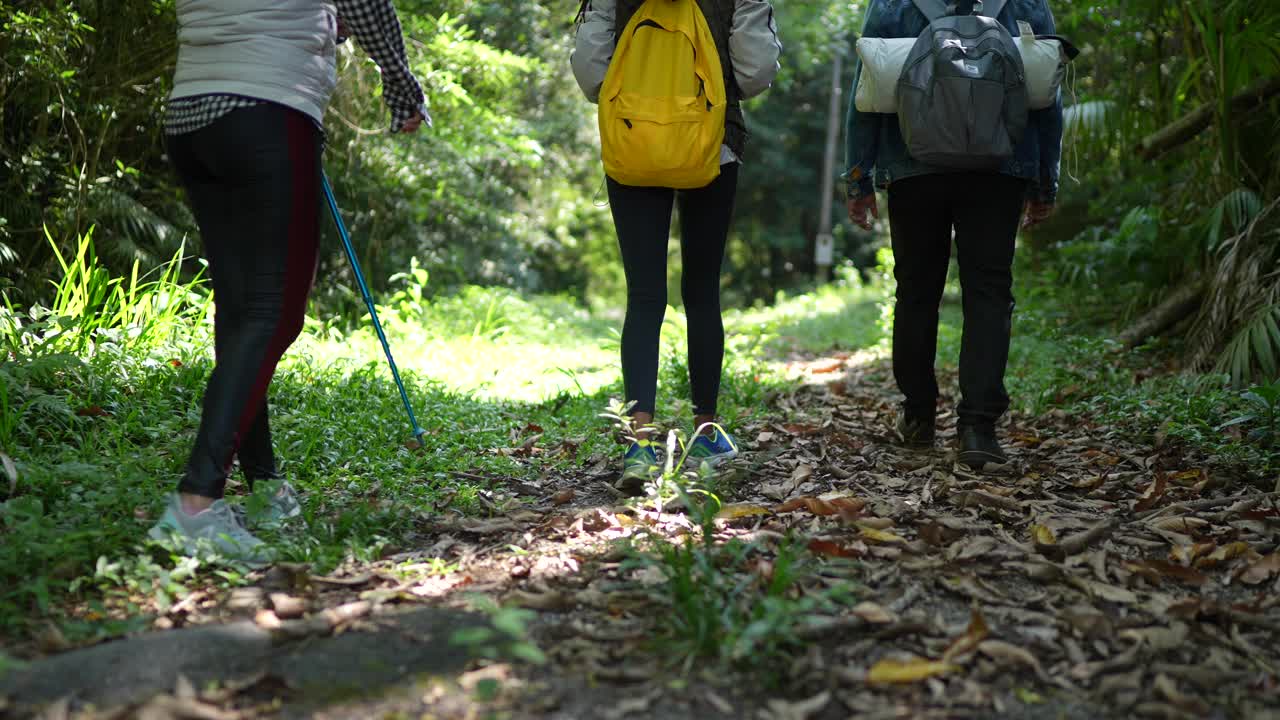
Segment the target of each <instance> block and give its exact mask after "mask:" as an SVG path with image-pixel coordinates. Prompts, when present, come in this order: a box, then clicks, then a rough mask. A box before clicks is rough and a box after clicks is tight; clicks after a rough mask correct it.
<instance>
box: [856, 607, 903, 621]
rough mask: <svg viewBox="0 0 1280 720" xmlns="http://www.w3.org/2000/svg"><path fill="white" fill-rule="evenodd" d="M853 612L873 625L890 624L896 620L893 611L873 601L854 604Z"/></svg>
mask: <svg viewBox="0 0 1280 720" xmlns="http://www.w3.org/2000/svg"><path fill="white" fill-rule="evenodd" d="M853 614H854V615H856V616H858V617H860V618H862V619H863V620H865V621H867V622H869V623H871V624H872V625H888V624H890V623H893V622H896V621H897V618H896V617H895V616H894V615H893V613H891V612H889V611H888V610H885V609H884V608H883V607H881V606H879V605H877V604H875V603H873V602H861V603H858V604H857V605H855V606H853Z"/></svg>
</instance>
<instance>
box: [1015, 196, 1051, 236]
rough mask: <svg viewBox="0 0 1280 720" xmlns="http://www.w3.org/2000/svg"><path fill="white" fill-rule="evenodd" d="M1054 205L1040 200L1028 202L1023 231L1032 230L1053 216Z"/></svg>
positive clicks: (1023, 220) (1024, 213)
mask: <svg viewBox="0 0 1280 720" xmlns="http://www.w3.org/2000/svg"><path fill="white" fill-rule="evenodd" d="M1053 207H1054V206H1053V203H1051V202H1040V201H1039V200H1029V201H1027V206H1026V209H1025V211H1024V212H1023V214H1022V229H1023V230H1030V229H1032V228H1034V227H1035V226H1037V225H1039V224H1040V223H1042V222H1044V221H1045V220H1048V219H1049V216H1050V215H1052V214H1053Z"/></svg>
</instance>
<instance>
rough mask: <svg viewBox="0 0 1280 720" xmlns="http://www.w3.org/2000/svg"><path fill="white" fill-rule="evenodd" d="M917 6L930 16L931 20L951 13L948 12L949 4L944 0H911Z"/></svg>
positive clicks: (926, 15) (925, 14)
mask: <svg viewBox="0 0 1280 720" xmlns="http://www.w3.org/2000/svg"><path fill="white" fill-rule="evenodd" d="M911 1H912V2H913V3H915V6H916V7H917V8H919V9H920V12H922V13H924V16H925V17H927V18H929V22H933V21H934V20H937V19H938V18H941V17H946V16H947V15H950V13H948V12H947V5H946V3H944V2H943V1H942V0H911Z"/></svg>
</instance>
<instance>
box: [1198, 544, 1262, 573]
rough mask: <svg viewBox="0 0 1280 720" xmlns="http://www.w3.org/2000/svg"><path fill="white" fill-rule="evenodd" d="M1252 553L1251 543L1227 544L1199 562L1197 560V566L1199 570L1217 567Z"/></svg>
mask: <svg viewBox="0 0 1280 720" xmlns="http://www.w3.org/2000/svg"><path fill="white" fill-rule="evenodd" d="M1252 552H1253V548H1251V547H1249V543H1247V542H1233V543H1227V544H1226V545H1222V546H1220V547H1219V548H1218V549H1217V550H1214V551H1213V552H1211V553H1209V554H1208V555H1206V556H1204V557H1202V558H1200V559H1199V560H1196V562H1195V566H1196V567H1198V568H1211V567H1216V566H1218V565H1221V564H1223V563H1226V562H1230V561H1232V560H1235V559H1236V558H1238V557H1240V556H1242V555H1246V554H1248V553H1252Z"/></svg>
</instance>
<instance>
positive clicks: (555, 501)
mask: <svg viewBox="0 0 1280 720" xmlns="http://www.w3.org/2000/svg"><path fill="white" fill-rule="evenodd" d="M576 495H577V493H576V492H574V489H573V488H568V489H566V490H561V491H560V492H558V493H556V494H555V495H552V496H551V504H552V505H568V504H569V503H571V502H573V498H574V497H575V496H576Z"/></svg>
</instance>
